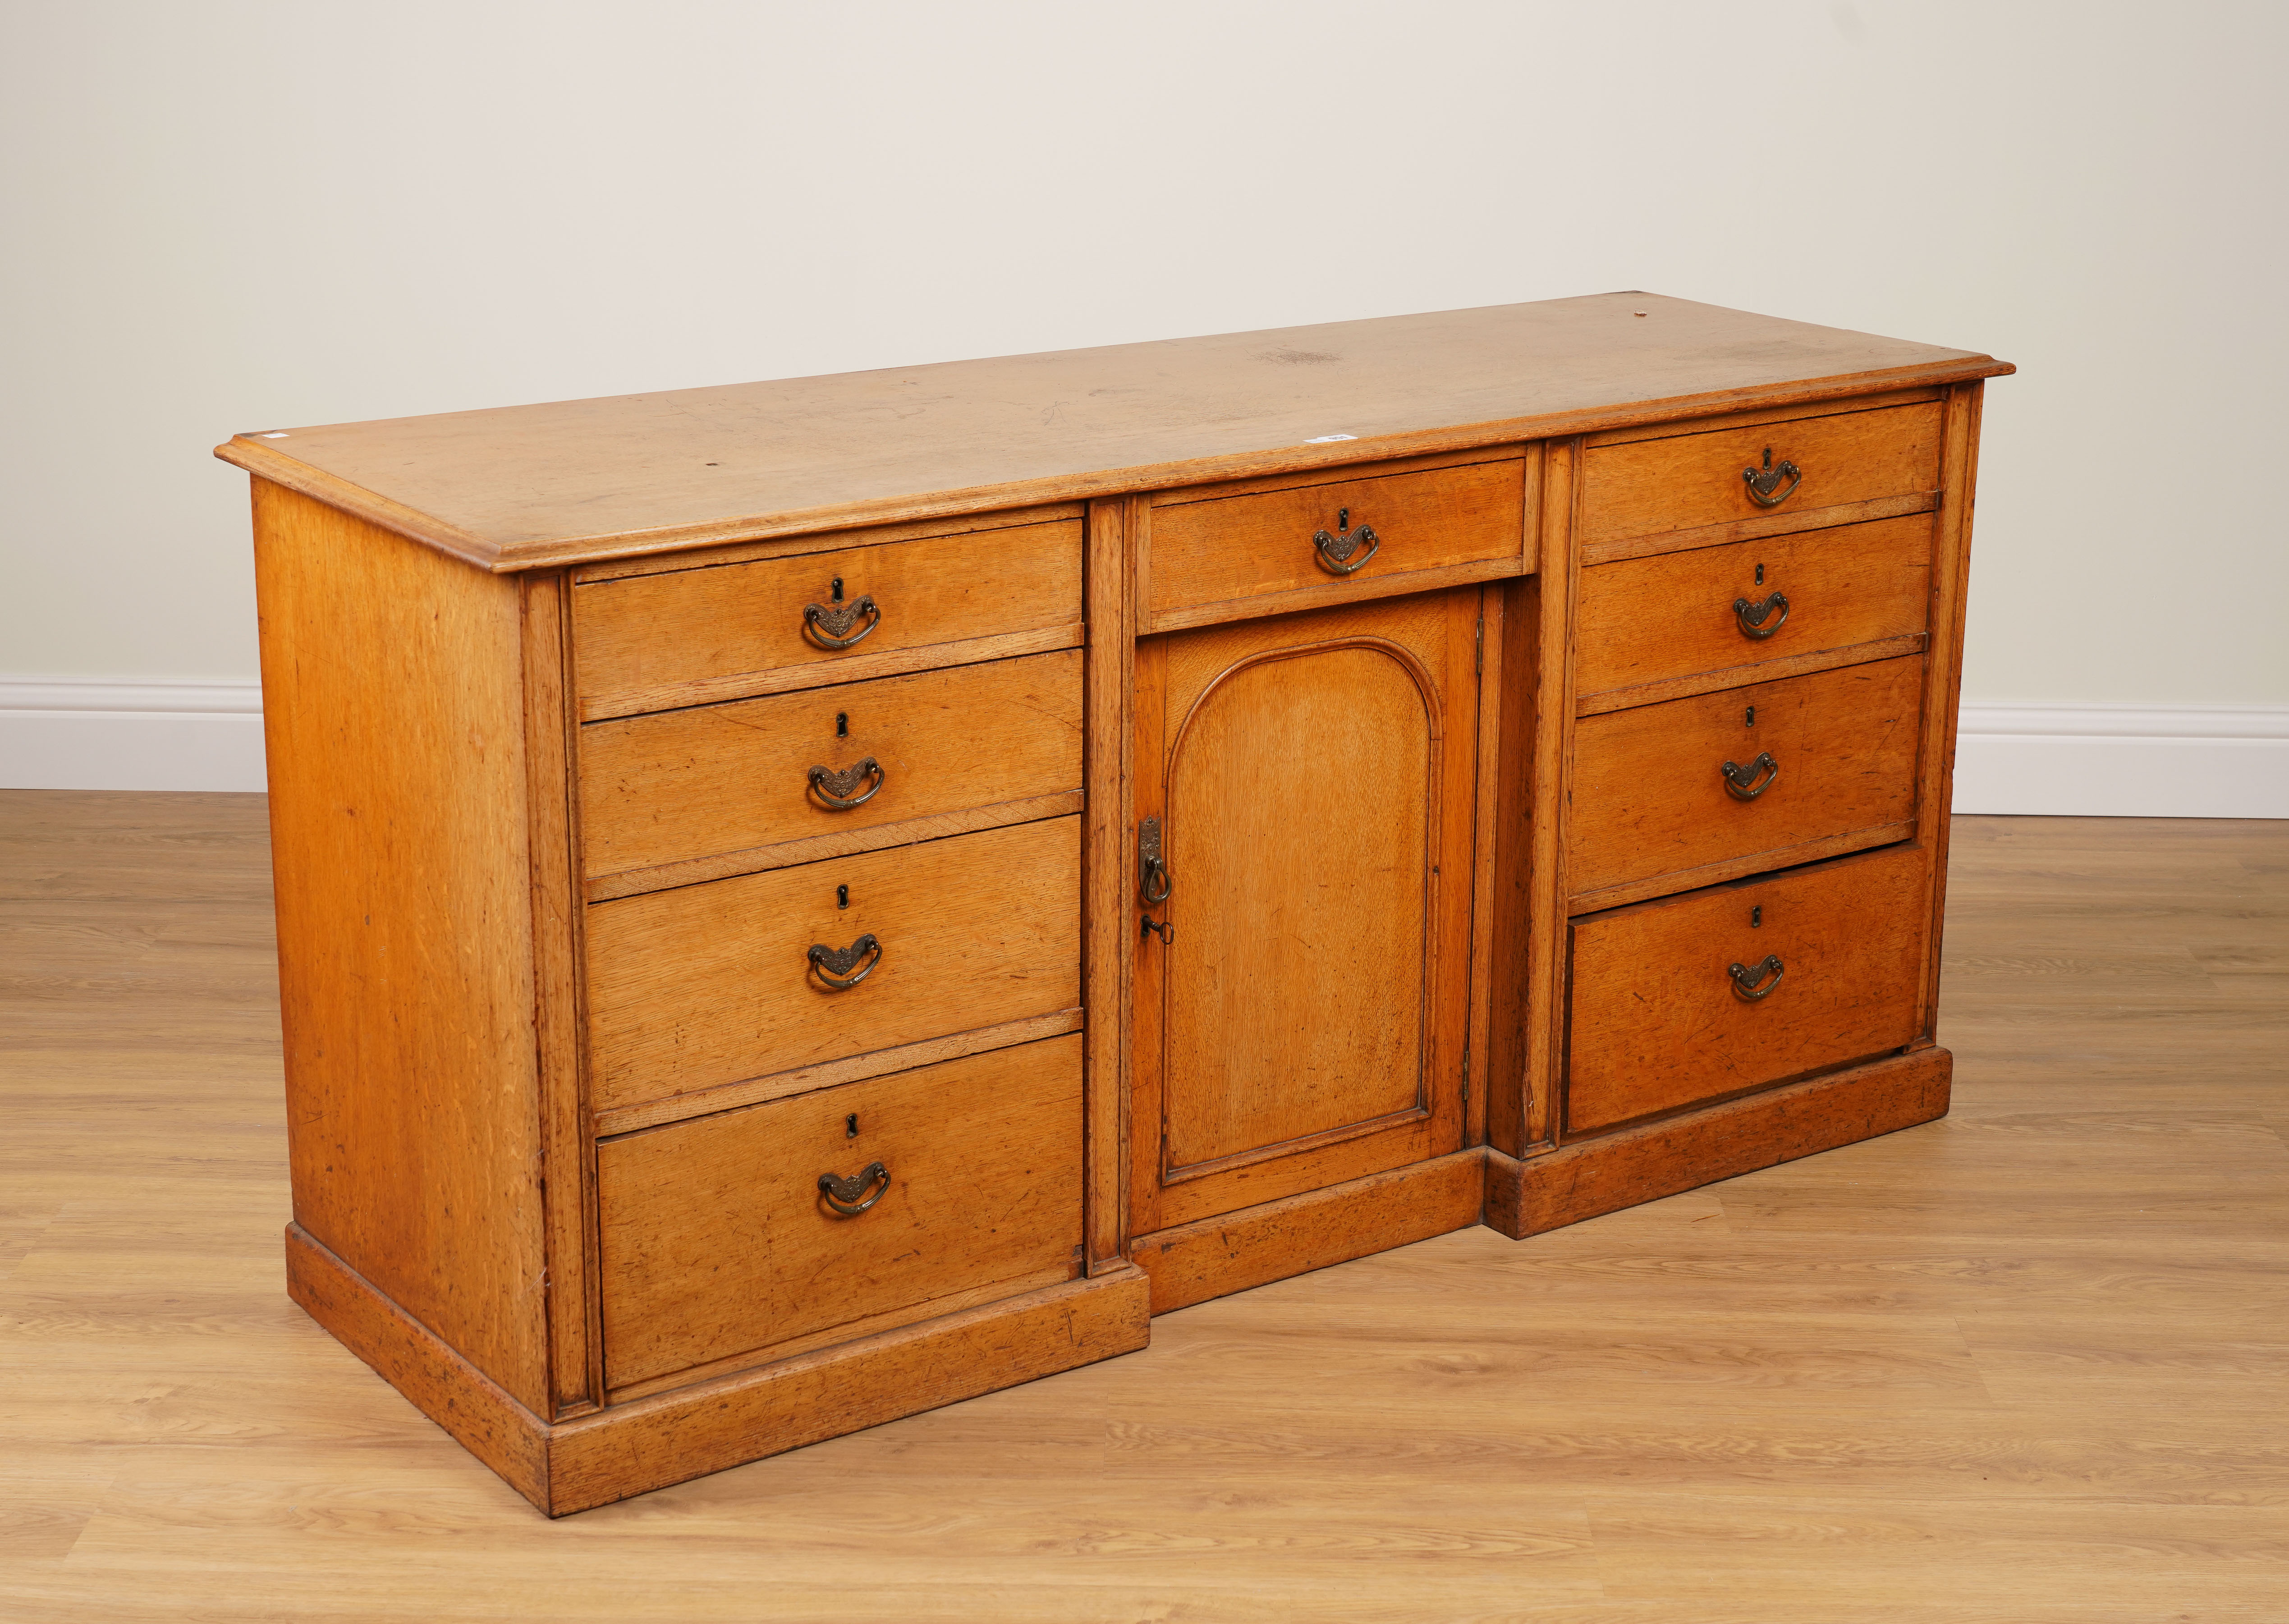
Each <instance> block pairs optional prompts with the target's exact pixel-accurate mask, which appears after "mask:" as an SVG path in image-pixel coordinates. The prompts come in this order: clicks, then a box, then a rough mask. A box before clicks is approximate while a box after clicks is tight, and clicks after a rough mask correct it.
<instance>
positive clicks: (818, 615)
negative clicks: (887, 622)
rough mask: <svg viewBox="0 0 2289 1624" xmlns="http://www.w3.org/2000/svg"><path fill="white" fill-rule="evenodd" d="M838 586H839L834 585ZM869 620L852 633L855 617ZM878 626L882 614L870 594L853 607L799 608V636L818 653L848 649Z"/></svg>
mask: <svg viewBox="0 0 2289 1624" xmlns="http://www.w3.org/2000/svg"><path fill="white" fill-rule="evenodd" d="M835 585H837V586H840V585H841V582H840V581H837V582H836V583H835ZM861 615H872V616H873V619H872V620H869V621H868V622H867V623H866V624H865V625H863V626H859V627H858V630H857V631H856V632H853V631H852V630H851V629H850V628H851V627H852V626H854V625H858V617H859V616H861ZM881 624H882V611H881V609H879V608H877V607H876V606H875V603H874V599H873V594H872V593H869V594H868V595H867V596H865V597H863V598H861V599H859V600H858V601H857V602H856V603H806V604H804V605H803V606H802V634H803V635H804V636H805V637H808V638H809V639H810V641H812V642H814V643H817V644H818V646H819V647H820V648H822V649H848V648H849V646H850V645H851V644H853V643H855V642H860V641H864V640H865V636H866V633H869V632H872V631H873V629H874V628H875V627H876V626H878V625H881Z"/></svg>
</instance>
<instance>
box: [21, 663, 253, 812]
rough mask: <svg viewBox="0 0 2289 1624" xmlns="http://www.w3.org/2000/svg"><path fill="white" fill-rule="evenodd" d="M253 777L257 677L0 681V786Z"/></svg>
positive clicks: (162, 785)
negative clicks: (246, 678) (250, 678)
mask: <svg viewBox="0 0 2289 1624" xmlns="http://www.w3.org/2000/svg"><path fill="white" fill-rule="evenodd" d="M263 783H264V774H263V769H262V685H261V684H260V683H259V682H251V681H235V682H233V681H171V680H167V679H163V678H151V677H144V678H140V679H120V680H114V679H110V678H104V677H0V789H10V790H257V791H259V790H260V789H261V788H262V787H263Z"/></svg>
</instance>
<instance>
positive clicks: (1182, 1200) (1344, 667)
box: [1130, 588, 1478, 1234]
mask: <svg viewBox="0 0 2289 1624" xmlns="http://www.w3.org/2000/svg"><path fill="white" fill-rule="evenodd" d="M1477 619H1478V592H1477V590H1476V589H1475V588H1469V589H1464V590H1461V591H1457V592H1452V593H1431V594H1425V595H1424V596H1422V597H1419V598H1408V599H1400V600H1396V601H1383V602H1378V603H1373V604H1368V605H1362V606H1360V607H1359V608H1357V609H1348V608H1347V609H1332V610H1323V611H1320V612H1317V613H1312V614H1305V615H1296V616H1288V617H1280V618H1278V619H1273V620H1262V621H1250V622H1243V623H1240V624H1239V625H1228V626H1218V627H1213V628H1208V629H1205V630H1202V631H1198V632H1191V633H1177V634H1175V635H1172V636H1169V637H1164V638H1156V639H1150V640H1147V641H1145V643H1143V644H1141V645H1140V646H1139V648H1138V651H1137V660H1138V673H1139V694H1138V712H1137V716H1138V720H1137V727H1138V751H1137V765H1138V783H1137V812H1138V816H1139V817H1140V818H1143V817H1147V816H1149V817H1152V818H1154V819H1155V820H1156V824H1157V832H1158V835H1159V838H1160V842H1161V852H1162V855H1163V859H1164V861H1165V862H1166V863H1167V864H1168V873H1169V875H1170V880H1171V882H1170V888H1169V894H1168V898H1167V900H1166V902H1165V903H1163V904H1160V906H1158V907H1152V908H1143V907H1141V905H1140V917H1141V918H1143V919H1151V920H1152V921H1153V923H1154V925H1155V926H1156V927H1158V928H1157V929H1156V930H1154V931H1153V932H1152V933H1151V934H1149V935H1147V934H1145V933H1144V930H1143V927H1142V925H1141V924H1140V926H1139V927H1138V929H1139V935H1140V940H1139V945H1138V959H1137V1009H1136V1017H1137V1033H1136V1039H1137V1042H1136V1051H1135V1052H1136V1055H1137V1065H1136V1067H1135V1072H1134V1077H1135V1085H1136V1086H1135V1092H1134V1096H1133V1101H1132V1103H1133V1106H1134V1109H1135V1117H1134V1118H1133V1120H1132V1125H1131V1142H1130V1150H1131V1172H1130V1194H1131V1203H1130V1205H1131V1209H1132V1210H1131V1223H1132V1230H1131V1232H1132V1233H1137V1234H1142V1233H1147V1232H1149V1231H1150V1230H1154V1229H1159V1228H1164V1227H1166V1226H1168V1225H1169V1224H1172V1223H1181V1222H1188V1221H1190V1220H1192V1219H1193V1218H1198V1217H1203V1216H1208V1215H1209V1214H1216V1213H1222V1212H1229V1211H1233V1210H1236V1209H1238V1208H1240V1207H1243V1206H1253V1205H1256V1203H1258V1202H1261V1201H1267V1200H1272V1199H1276V1198H1279V1197H1280V1196H1285V1195H1291V1194H1295V1193H1296V1192H1298V1191H1299V1190H1312V1189H1317V1188H1320V1187H1322V1186H1324V1185H1326V1184H1329V1183H1336V1182H1342V1181H1343V1180H1344V1179H1347V1178H1356V1177H1359V1176H1361V1175H1362V1174H1366V1173H1370V1172H1378V1171H1381V1170H1383V1169H1384V1168H1386V1167H1392V1166H1404V1165H1406V1164H1407V1163H1408V1162H1411V1161H1416V1160H1420V1159H1422V1158H1424V1157H1427V1156H1436V1155H1440V1154H1444V1153H1445V1152H1446V1151H1448V1150H1454V1149H1456V1148H1458V1147H1459V1145H1460V1142H1461V1123H1462V1111H1461V1101H1460V1094H1461V1066H1462V1052H1461V1051H1462V1042H1463V1031H1464V1021H1465V1019H1466V1016H1467V1006H1468V993H1469V989H1468V985H1467V975H1466V966H1467V957H1468V941H1469V923H1470V921H1469V906H1470V878H1469V877H1470V872H1471V858H1472V854H1471V849H1470V840H1471V830H1472V824H1471V816H1470V808H1471V800H1472V776H1471V770H1470V763H1471V758H1472V743H1473V738H1474V731H1475V727H1476V719H1477V698H1476V685H1475V681H1474V680H1473V673H1472V665H1473V659H1474V655H1475V634H1476V630H1477Z"/></svg>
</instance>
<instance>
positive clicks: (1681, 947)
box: [1566, 844, 1931, 1135]
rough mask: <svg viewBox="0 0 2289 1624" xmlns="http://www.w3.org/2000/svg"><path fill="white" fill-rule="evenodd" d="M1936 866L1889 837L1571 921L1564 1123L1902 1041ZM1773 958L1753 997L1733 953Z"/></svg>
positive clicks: (1741, 961)
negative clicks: (1850, 851)
mask: <svg viewBox="0 0 2289 1624" xmlns="http://www.w3.org/2000/svg"><path fill="white" fill-rule="evenodd" d="M1930 865H1931V854H1930V853H1928V852H1926V851H1925V850H1924V849H1923V848H1921V847H1918V846H1915V845H1912V844H1910V845H1902V846H1893V847H1888V848H1886V849H1884V850H1882V851H1874V852H1866V853H1863V854H1862V855H1860V856H1853V857H1845V858H1840V859H1838V861H1836V862H1834V863H1827V864H1816V865H1814V866H1813V867H1811V868H1801V869H1793V870H1791V871H1790V872H1786V873H1783V874H1774V875H1770V876H1767V877H1766V878H1764V879H1759V880H1740V881H1737V882H1735V884H1732V885H1729V886H1719V887H1716V888H1712V889H1710V890H1706V891H1695V892H1692V893H1690V894H1689V895H1687V896H1673V897H1670V898H1668V899H1666V900H1665V901H1663V902H1657V903H1640V904H1638V905H1637V906H1636V907H1634V908H1620V909H1616V910H1615V911H1614V912H1611V913H1597V914H1591V915H1590V916H1588V917H1587V918H1583V919H1575V921H1574V931H1573V935H1574V958H1573V967H1572V972H1571V976H1570V980H1571V983H1572V987H1573V1010H1572V1017H1573V1018H1572V1024H1571V1026H1570V1027H1569V1029H1568V1031H1567V1079H1566V1127H1567V1133H1568V1134H1569V1135H1571V1134H1578V1133H1583V1132H1585V1131H1588V1130H1590V1129H1593V1128H1602V1127H1611V1126H1613V1125H1614V1124H1615V1123H1617V1122H1625V1121H1628V1120H1630V1119H1631V1118H1636V1117H1642V1116H1647V1115H1649V1114H1650V1113H1652V1112H1655V1111H1673V1110H1675V1109H1677V1108H1678V1107H1679V1106H1681V1105H1689V1104H1693V1103H1696V1102H1698V1101H1702V1100H1713V1099H1716V1098H1718V1097H1719V1095H1727V1094H1731V1093H1734V1092H1735V1091H1737V1090H1739V1089H1743V1088H1753V1087H1759V1085H1761V1084H1765V1083H1770V1082H1777V1081H1779V1080H1780V1079H1782V1078H1785V1077H1797V1076H1800V1075H1802V1074H1803V1073H1805V1072H1807V1071H1814V1070H1815V1069H1817V1068H1820V1067H1823V1066H1835V1065H1841V1064H1842V1063H1845V1062H1846V1061H1853V1060H1864V1059H1868V1058H1870V1057H1871V1056H1874V1055H1879V1054H1882V1053H1884V1052H1886V1051H1888V1050H1894V1049H1898V1048H1902V1047H1905V1046H1906V1045H1907V1043H1908V1042H1909V1041H1910V1039H1914V1038H1915V1037H1916V1036H1918V1033H1919V1032H1920V1031H1921V1024H1922V1023H1920V1022H1919V1021H1918V1018H1917V1017H1918V999H1919V996H1920V994H1921V993H1922V991H1923V969H1924V948H1925V943H1926V938H1927V937H1928V936H1929V935H1930V931H1929V929H1928V927H1926V923H1925V919H1924V915H1923V913H1922V912H1920V910H1919V906H1918V904H1920V903H1921V902H1922V900H1923V898H1924V896H1926V884H1927V881H1928V879H1929V873H1930ZM1767 959H1779V960H1780V961H1781V968H1780V972H1779V974H1778V975H1777V976H1771V977H1767V976H1762V975H1760V976H1759V977H1758V979H1757V981H1756V983H1755V984H1754V987H1753V989H1752V990H1753V991H1757V992H1759V997H1757V998H1755V999H1744V998H1743V997H1742V996H1741V995H1740V994H1739V993H1738V992H1737V991H1735V987H1734V978H1733V976H1732V975H1730V974H1729V967H1731V966H1733V965H1735V964H1738V965H1742V966H1743V967H1746V968H1747V969H1749V970H1751V971H1752V972H1753V971H1755V970H1757V969H1758V968H1759V967H1761V966H1763V965H1764V964H1765V963H1766V961H1767Z"/></svg>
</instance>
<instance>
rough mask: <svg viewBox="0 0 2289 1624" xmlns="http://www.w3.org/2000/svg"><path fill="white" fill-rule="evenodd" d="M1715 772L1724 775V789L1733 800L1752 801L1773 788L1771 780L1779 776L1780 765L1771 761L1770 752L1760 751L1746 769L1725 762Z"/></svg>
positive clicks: (1733, 763) (1736, 764)
mask: <svg viewBox="0 0 2289 1624" xmlns="http://www.w3.org/2000/svg"><path fill="white" fill-rule="evenodd" d="M1717 770H1718V771H1719V772H1720V773H1722V774H1724V775H1725V788H1726V790H1727V792H1729V793H1730V794H1731V795H1732V797H1733V799H1734V800H1755V799H1756V798H1757V797H1758V796H1759V795H1761V794H1763V793H1764V792H1766V791H1767V790H1768V789H1770V788H1772V787H1773V780H1774V779H1775V778H1777V777H1779V776H1781V764H1780V763H1779V762H1778V761H1775V760H1773V752H1771V751H1769V750H1760V751H1759V752H1757V759H1756V760H1753V761H1751V762H1750V763H1749V764H1748V765H1747V766H1746V767H1743V766H1742V765H1741V764H1740V763H1739V762H1738V761H1727V762H1726V763H1725V765H1724V766H1722V767H1720V768H1718V769H1717Z"/></svg>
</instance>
